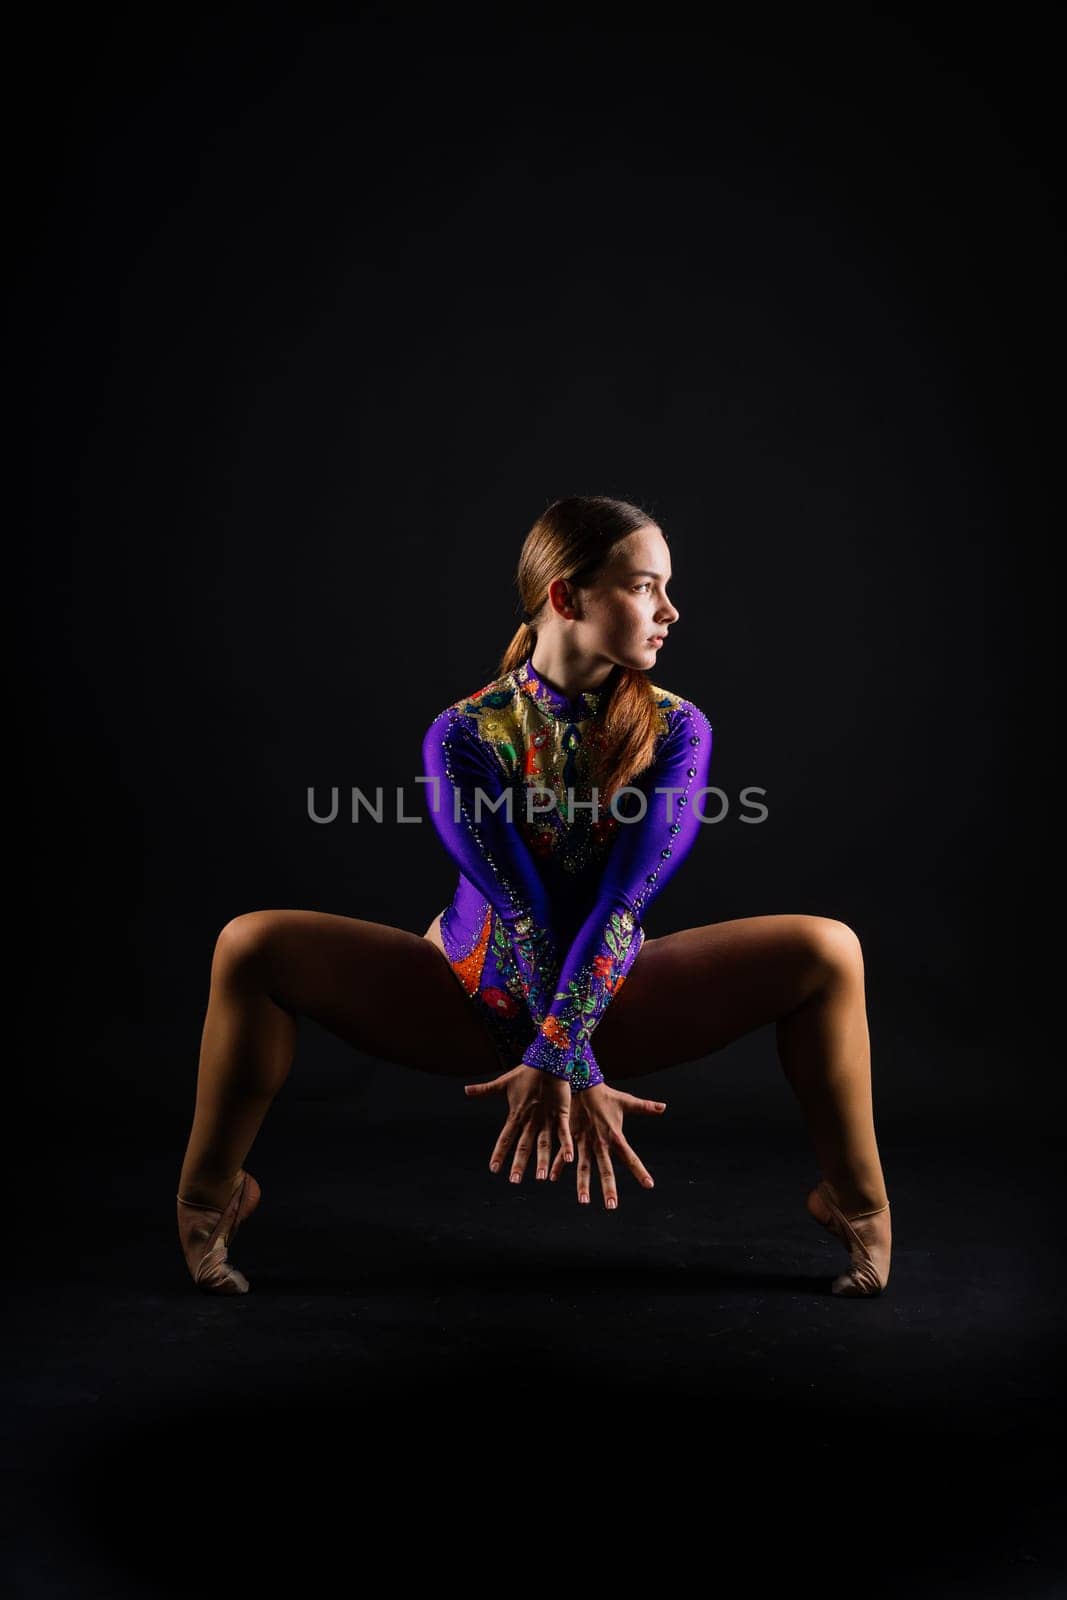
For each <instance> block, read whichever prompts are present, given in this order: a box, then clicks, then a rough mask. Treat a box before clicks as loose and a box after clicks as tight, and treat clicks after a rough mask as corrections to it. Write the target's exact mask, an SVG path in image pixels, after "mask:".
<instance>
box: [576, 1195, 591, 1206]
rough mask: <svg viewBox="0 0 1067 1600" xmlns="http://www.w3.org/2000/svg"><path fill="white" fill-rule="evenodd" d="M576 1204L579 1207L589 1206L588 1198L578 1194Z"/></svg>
mask: <svg viewBox="0 0 1067 1600" xmlns="http://www.w3.org/2000/svg"><path fill="white" fill-rule="evenodd" d="M578 1203H579V1205H583V1206H587V1205H588V1204H589V1196H588V1195H587V1194H580V1195H579V1196H578Z"/></svg>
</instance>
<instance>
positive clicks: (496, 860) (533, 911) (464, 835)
mask: <svg viewBox="0 0 1067 1600" xmlns="http://www.w3.org/2000/svg"><path fill="white" fill-rule="evenodd" d="M422 760H423V774H424V776H426V777H427V778H431V779H436V780H437V781H436V783H431V784H430V785H429V806H430V816H431V818H432V820H433V824H434V827H435V828H436V829H437V832H438V834H439V836H440V838H441V841H442V843H443V844H444V846H445V849H446V850H447V851H448V853H449V855H450V856H451V857H452V859H453V860H454V861H455V862H456V864H457V865H458V867H459V868H460V871H461V872H462V873H463V874H464V876H465V877H467V878H469V879H470V881H471V883H473V884H474V885H475V887H476V888H477V889H478V890H479V891H480V892H481V893H482V894H483V895H484V896H485V898H486V899H487V900H488V901H490V902H491V904H492V905H493V906H494V907H495V908H496V911H497V913H498V914H499V916H500V919H501V921H502V922H503V923H504V925H505V926H506V928H507V930H508V933H509V935H510V937H511V943H512V947H513V949H514V951H515V958H516V964H517V966H518V969H519V976H520V979H521V981H522V985H523V993H524V997H525V1000H526V1005H527V1008H528V1010H529V1013H530V1016H531V1017H532V1018H533V1021H534V1022H535V1024H536V1023H540V1022H541V1020H542V1019H543V1017H544V1016H545V1014H546V1011H547V1009H548V1006H549V1004H550V1002H551V1000H552V996H553V994H554V993H555V990H556V979H557V976H558V974H559V966H560V956H561V951H560V949H559V944H558V940H557V935H556V929H555V924H554V920H553V916H552V907H551V904H550V902H549V899H548V895H547V893H546V891H545V886H544V884H543V883H542V881H541V877H540V874H539V873H538V870H537V866H536V863H535V862H534V858H533V856H532V854H531V853H530V851H529V849H528V848H527V847H526V845H525V844H524V843H523V841H522V838H521V835H520V834H519V832H518V829H517V828H516V827H515V826H514V820H513V819H512V817H511V815H510V813H509V812H508V810H507V809H506V797H507V795H508V794H509V793H511V794H512V804H513V805H514V791H513V785H512V784H511V783H509V782H508V779H507V776H506V774H505V772H504V770H503V767H502V766H501V763H500V762H499V761H498V760H497V758H496V757H495V756H494V754H493V752H492V751H491V750H490V749H488V748H487V747H486V746H485V744H484V743H483V742H482V741H481V740H480V739H479V737H478V734H477V732H476V730H475V729H474V728H473V727H472V726H471V724H470V722H469V720H468V719H467V718H465V717H464V716H463V714H462V713H461V712H458V711H456V709H455V708H454V707H451V706H450V707H448V708H447V709H446V710H444V711H442V712H441V714H440V716H437V717H435V718H434V720H433V722H432V723H431V724H430V726H429V728H428V729H427V732H426V735H425V738H424V739H423V743H422ZM478 790H480V791H481V793H482V795H485V796H488V797H489V799H488V802H486V801H485V800H483V801H482V803H481V806H480V808H476V800H477V794H476V791H478ZM435 791H436V793H435ZM500 802H503V803H500ZM498 803H500V804H499V809H498V810H493V809H491V807H492V806H495V805H497V804H498ZM545 1070H551V1069H550V1068H546V1069H545ZM556 1075H557V1076H560V1077H565V1076H566V1073H557V1074H556Z"/></svg>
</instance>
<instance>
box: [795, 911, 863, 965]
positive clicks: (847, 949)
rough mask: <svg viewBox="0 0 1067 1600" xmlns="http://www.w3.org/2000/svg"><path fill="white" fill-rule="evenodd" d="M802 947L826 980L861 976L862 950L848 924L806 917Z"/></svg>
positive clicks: (824, 918)
mask: <svg viewBox="0 0 1067 1600" xmlns="http://www.w3.org/2000/svg"><path fill="white" fill-rule="evenodd" d="M803 924H804V926H803V934H804V940H805V943H806V945H807V947H808V949H809V951H810V953H811V955H812V957H813V959H814V960H815V961H816V962H817V963H818V965H819V967H820V970H821V971H822V972H823V974H824V975H825V976H826V977H827V978H840V977H845V978H859V977H862V976H863V946H862V945H861V944H860V940H859V935H858V934H857V933H856V931H855V929H854V928H850V927H849V925H848V923H847V922H839V921H838V920H837V918H836V917H814V916H812V917H805V918H804V919H803Z"/></svg>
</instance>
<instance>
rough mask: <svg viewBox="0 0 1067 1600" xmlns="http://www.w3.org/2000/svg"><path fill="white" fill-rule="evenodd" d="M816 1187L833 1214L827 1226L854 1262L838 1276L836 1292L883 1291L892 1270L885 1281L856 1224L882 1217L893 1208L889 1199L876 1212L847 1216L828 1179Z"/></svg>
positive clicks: (875, 1293) (833, 1286)
mask: <svg viewBox="0 0 1067 1600" xmlns="http://www.w3.org/2000/svg"><path fill="white" fill-rule="evenodd" d="M815 1190H816V1193H817V1194H818V1195H819V1196H820V1198H821V1199H822V1200H823V1202H824V1204H825V1205H826V1206H827V1207H828V1208H829V1211H830V1216H829V1218H828V1219H827V1220H826V1221H825V1222H824V1223H823V1227H825V1228H829V1230H830V1231H831V1233H836V1235H837V1237H838V1238H839V1239H840V1240H841V1242H842V1243H843V1244H844V1246H845V1248H846V1249H847V1251H848V1254H849V1260H850V1261H851V1263H852V1266H851V1269H850V1270H849V1271H848V1272H842V1273H841V1274H840V1276H839V1277H837V1278H835V1279H834V1281H833V1284H832V1286H831V1287H832V1292H833V1293H834V1294H839V1295H847V1296H859V1295H877V1294H881V1292H882V1290H883V1289H884V1288H885V1286H886V1284H887V1283H888V1282H889V1273H888V1272H887V1273H886V1275H885V1279H884V1281H883V1279H882V1278H881V1277H880V1276H879V1273H878V1269H877V1267H876V1266H875V1264H874V1258H873V1257H872V1255H871V1252H870V1250H869V1248H868V1245H867V1241H866V1239H864V1238H863V1234H862V1232H861V1230H860V1229H858V1228H856V1227H855V1226H854V1224H855V1223H857V1222H862V1221H863V1219H864V1218H866V1217H879V1216H881V1214H882V1212H883V1211H888V1210H889V1201H888V1200H887V1201H886V1203H885V1205H884V1206H876V1207H875V1209H874V1210H873V1211H860V1212H858V1213H857V1215H856V1216H854V1217H846V1216H845V1213H844V1212H843V1211H842V1210H841V1207H840V1206H839V1205H838V1204H837V1202H836V1201H835V1200H834V1198H833V1195H832V1194H831V1193H830V1191H829V1188H828V1187H827V1184H826V1180H825V1179H823V1180H822V1182H820V1183H817V1184H816V1186H815Z"/></svg>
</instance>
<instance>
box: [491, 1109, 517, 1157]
mask: <svg viewBox="0 0 1067 1600" xmlns="http://www.w3.org/2000/svg"><path fill="white" fill-rule="evenodd" d="M518 1131H519V1119H518V1117H517V1116H516V1115H515V1113H514V1111H509V1113H508V1117H507V1121H506V1122H505V1123H504V1126H503V1127H502V1128H501V1130H500V1134H499V1136H498V1138H497V1141H496V1144H495V1145H494V1146H493V1153H492V1155H491V1156H490V1157H489V1171H490V1172H499V1171H500V1169H501V1167H502V1166H503V1164H504V1157H505V1156H506V1155H507V1153H508V1151H509V1150H510V1149H511V1145H512V1141H513V1140H514V1138H515V1135H516V1134H517V1133H518Z"/></svg>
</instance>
